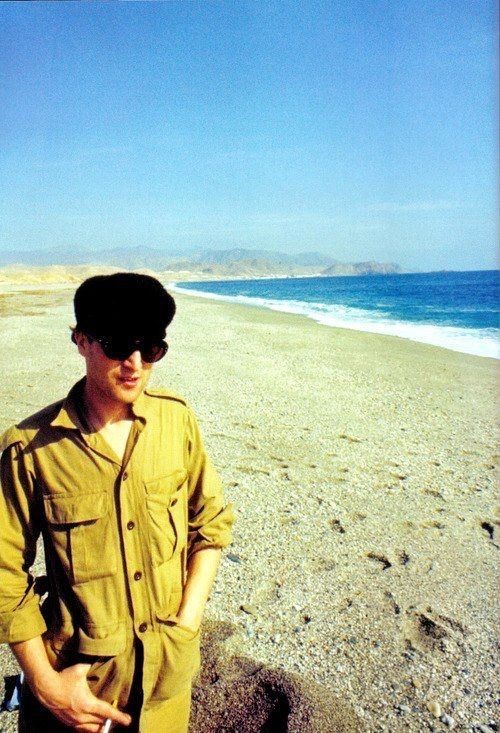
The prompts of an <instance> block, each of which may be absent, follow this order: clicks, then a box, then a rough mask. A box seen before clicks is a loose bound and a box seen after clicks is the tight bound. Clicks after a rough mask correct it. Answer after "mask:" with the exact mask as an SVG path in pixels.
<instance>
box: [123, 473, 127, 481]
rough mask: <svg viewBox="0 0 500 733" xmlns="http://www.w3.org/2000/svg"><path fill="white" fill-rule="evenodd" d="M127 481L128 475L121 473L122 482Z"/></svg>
mask: <svg viewBox="0 0 500 733" xmlns="http://www.w3.org/2000/svg"><path fill="white" fill-rule="evenodd" d="M127 479H128V473H127V472H126V471H124V472H123V476H122V481H126V480H127Z"/></svg>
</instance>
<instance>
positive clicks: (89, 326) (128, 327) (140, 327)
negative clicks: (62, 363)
mask: <svg viewBox="0 0 500 733" xmlns="http://www.w3.org/2000/svg"><path fill="white" fill-rule="evenodd" d="M74 306H75V316H76V330H77V331H83V332H84V333H88V334H89V335H91V336H98V337H99V336H114V335H125V334H126V335H128V336H138V337H139V336H151V337H153V338H163V337H164V336H165V332H166V329H167V326H168V325H169V324H170V322H171V321H172V318H173V317H174V314H175V301H174V299H173V298H172V296H171V295H170V294H169V293H167V291H166V290H165V288H164V287H163V285H162V284H161V283H160V282H159V281H158V280H156V278H154V277H151V276H150V275H139V274H137V273H132V272H117V273H115V274H114V275H96V276H94V277H90V278H88V280H85V281H84V282H83V283H82V284H81V285H80V286H79V288H78V289H77V291H76V293H75V298H74Z"/></svg>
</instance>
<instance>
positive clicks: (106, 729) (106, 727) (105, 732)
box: [101, 699, 118, 733]
mask: <svg viewBox="0 0 500 733" xmlns="http://www.w3.org/2000/svg"><path fill="white" fill-rule="evenodd" d="M111 705H112V706H113V707H114V708H116V706H117V705H118V699H116V700H113V702H112V703H111ZM112 724H113V721H112V720H111V718H106V720H105V721H104V723H103V725H102V728H101V733H109V731H110V730H111V726H112Z"/></svg>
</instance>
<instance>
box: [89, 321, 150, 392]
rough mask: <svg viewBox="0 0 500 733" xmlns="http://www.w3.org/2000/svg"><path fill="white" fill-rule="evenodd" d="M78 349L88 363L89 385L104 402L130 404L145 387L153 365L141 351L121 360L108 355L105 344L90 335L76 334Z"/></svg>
mask: <svg viewBox="0 0 500 733" xmlns="http://www.w3.org/2000/svg"><path fill="white" fill-rule="evenodd" d="M75 338H76V342H77V345H78V351H79V352H80V354H81V355H82V356H83V357H84V358H85V363H86V365H87V388H88V389H91V390H92V394H93V395H94V396H95V397H96V398H97V399H98V400H99V401H100V402H102V403H103V405H104V404H121V405H129V404H132V403H133V402H135V400H136V399H137V398H138V397H139V395H140V394H141V393H142V391H143V390H144V389H145V387H146V385H147V383H148V380H149V377H150V375H151V368H152V366H153V365H152V364H150V363H148V362H144V361H143V360H142V357H141V353H140V351H134V352H133V353H132V354H130V356H129V357H127V359H124V360H123V361H117V360H115V359H108V357H107V356H105V354H104V352H103V350H102V347H101V345H100V344H99V342H98V341H94V340H93V339H91V338H89V337H88V336H87V335H86V334H82V333H79V334H75Z"/></svg>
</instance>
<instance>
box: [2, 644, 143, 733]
mask: <svg viewBox="0 0 500 733" xmlns="http://www.w3.org/2000/svg"><path fill="white" fill-rule="evenodd" d="M11 649H12V651H13V652H14V654H15V656H16V659H17V661H18V662H19V666H20V667H21V669H22V670H23V672H24V674H25V677H26V681H27V682H28V684H29V686H30V687H31V690H32V692H33V694H34V695H35V696H36V697H37V699H38V700H39V701H40V702H41V703H42V705H44V706H45V707H46V708H47V709H48V710H50V712H51V713H52V715H54V716H55V717H56V718H57V719H58V720H60V721H61V722H62V723H64V724H65V725H67V726H70V727H72V728H74V730H78V731H81V733H99V731H100V730H101V728H102V726H103V725H104V722H105V720H106V719H107V718H111V720H112V721H113V722H115V723H119V724H120V725H123V726H128V725H130V723H131V722H132V719H131V717H130V715H127V714H126V713H122V712H120V711H119V710H117V709H116V708H114V707H113V706H112V705H110V704H109V703H107V702H104V700H99V698H97V697H96V696H95V695H93V694H92V692H91V691H90V687H89V685H88V682H87V673H88V671H89V669H90V667H91V665H90V664H73V665H72V666H71V667H66V669H63V670H62V671H60V672H58V671H56V670H55V669H53V667H52V666H51V664H50V662H49V659H48V657H47V652H46V651H45V646H44V644H43V641H42V637H41V636H37V637H35V638H34V639H28V640H27V641H20V642H18V643H16V644H11ZM35 733H36V732H35Z"/></svg>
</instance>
